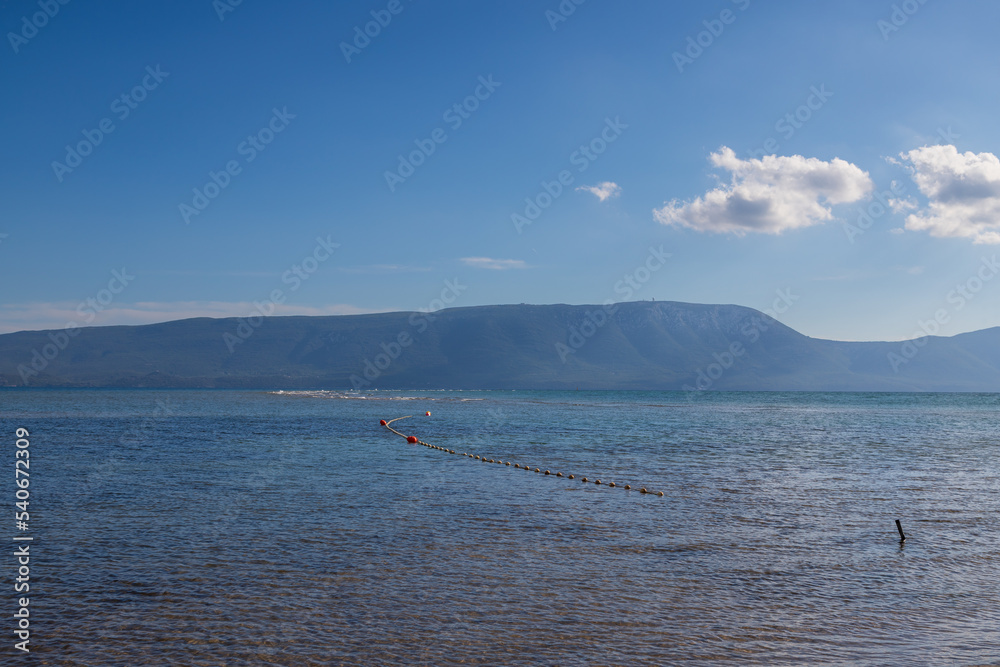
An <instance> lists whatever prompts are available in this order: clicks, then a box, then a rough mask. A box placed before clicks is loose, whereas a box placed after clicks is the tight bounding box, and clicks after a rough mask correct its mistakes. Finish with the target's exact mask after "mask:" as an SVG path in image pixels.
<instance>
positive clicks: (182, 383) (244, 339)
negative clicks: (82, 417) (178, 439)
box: [0, 301, 1000, 392]
mask: <svg viewBox="0 0 1000 667" xmlns="http://www.w3.org/2000/svg"><path fill="white" fill-rule="evenodd" d="M0 385H2V386H8V387H12V386H13V387H17V386H29V387H31V386H34V387H165V388H166V387H178V388H181V387H192V388H194V387H203V388H213V387H218V388H260V389H278V388H289V389H294V388H310V389H313V388H327V389H372V388H379V389H393V388H397V389H431V388H438V389H574V388H581V389H583V388H586V389H679V390H683V389H687V390H712V389H717V390H788V391H987V392H992V391H1000V327H994V328H991V329H984V330H981V331H975V332H970V333H965V334H958V335H955V336H950V337H942V336H930V337H926V338H921V339H917V340H916V341H910V342H909V343H907V342H848V341H832V340H825V339H820V338H811V337H809V336H805V335H804V334H801V333H799V332H797V331H795V330H794V329H791V328H790V327H788V326H786V325H784V324H781V323H780V322H778V321H777V320H775V319H773V318H771V317H769V316H767V315H765V314H764V313H761V312H760V311H757V310H754V309H752V308H747V307H745V306H738V305H718V304H715V305H713V304H690V303H682V302H673V301H636V302H626V303H618V304H612V305H605V306H601V305H567V304H551V305H529V304H518V305H514V304H509V305H494V306H468V307H462V308H448V309H444V310H439V311H435V312H431V313H424V312H408V311H403V312H394V313H373V314H366V315H333V316H281V317H278V316H272V317H267V318H264V317H261V318H257V319H256V320H255V319H254V318H220V319H214V318H192V319H185V320H175V321H172V322H163V323H159V324H148V325H137V326H126V325H117V326H107V327H88V328H82V329H78V330H75V331H70V330H49V331H22V332H16V333H10V334H3V335H0Z"/></svg>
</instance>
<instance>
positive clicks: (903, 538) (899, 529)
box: [896, 519, 906, 542]
mask: <svg viewBox="0 0 1000 667" xmlns="http://www.w3.org/2000/svg"><path fill="white" fill-rule="evenodd" d="M896 530H898V531H899V541H900V542H902V541H903V540H905V539H906V535H903V527H902V526H901V525H899V519H896Z"/></svg>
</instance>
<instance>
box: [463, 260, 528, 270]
mask: <svg viewBox="0 0 1000 667" xmlns="http://www.w3.org/2000/svg"><path fill="white" fill-rule="evenodd" d="M462 263H463V264H465V265H466V266H471V267H474V268H477V269H493V270H494V271H505V270H507V269H526V268H528V265H527V264H525V263H524V260H522V259H493V258H491V257H463V258H462Z"/></svg>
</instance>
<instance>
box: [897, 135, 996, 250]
mask: <svg viewBox="0 0 1000 667" xmlns="http://www.w3.org/2000/svg"><path fill="white" fill-rule="evenodd" d="M900 158H902V160H903V162H902V163H901V164H904V165H905V166H906V167H907V168H908V169H909V171H910V175H911V176H912V178H913V181H914V182H915V183H916V184H917V188H918V189H919V190H920V192H921V194H923V195H924V196H925V197H927V200H928V201H927V208H926V209H923V210H921V211H918V212H916V213H912V214H910V215H908V216H907V217H906V229H909V230H911V231H927V232H929V233H930V235H931V236H938V237H962V238H971V239H972V240H973V242H974V243H1000V159H997V156H996V155H994V154H993V153H979V154H976V153H973V152H971V151H969V152H966V153H959V152H958V149H957V148H955V147H954V146H953V145H951V144H945V145H940V146H923V147H921V148H915V149H913V150H912V151H910V152H908V153H900Z"/></svg>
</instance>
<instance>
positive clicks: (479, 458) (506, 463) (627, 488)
mask: <svg viewBox="0 0 1000 667" xmlns="http://www.w3.org/2000/svg"><path fill="white" fill-rule="evenodd" d="M428 414H430V413H428ZM412 416H413V415H406V416H405V417H396V418H395V419H390V420H389V421H386V420H384V419H381V420H379V424H380V425H382V426H385V427H386V428H387V429H389V430H390V431H392V432H393V433H395V434H396V435H398V436H399V437H401V438H405V439H406V441H407V442H408V443H410V444H411V445H422V446H424V447H427V448H429V449H436V450H438V451H441V452H446V453H448V454H459V452H456V451H455V450H454V449H448V448H447V447H440V446H438V445H432V444H430V443H429V442H424V441H423V440H421V439H420V438H418V437H417V436H415V435H406V434H405V433H400V432H399V431H397V430H396V429H394V428H393V427H392V423H393V422H398V421H399V420H400V419H409V418H410V417H412ZM460 456H465V457H468V458H470V459H473V460H476V461H482V462H483V463H497V464H500V465H503V466H514V467H515V468H519V469H522V470H527V471H529V472H532V471H533V472H536V473H539V474H545V475H552V476H555V477H565V478H566V479H576V475H564V474H563V473H561V472H556V473H553V472H552V471H551V470H546V471H544V473H543V472H542V469H541V468H534V469H532V467H531V466H529V465H523V464H521V463H511V462H510V461H504V460H502V459H497V458H490V459H488V458H486V457H485V456H481V455H479V454H469V453H468V452H461V453H460ZM580 481H581V482H583V483H585V484H587V483H590V481H591V480H590V479H589V478H587V477H581V478H580ZM593 483H594V484H595V485H597V486H601V485H602V484H603V482H602V481H601V480H600V479H599V478H595V479H594V480H593ZM606 486H607V487H608V488H611V489H624V490H625V491H631V490H632V485H631V484H625V485H624V486H618V485H617V484H615V483H614V482H608V483H607V485H606ZM638 491H639V493H644V494H652V495H654V496H658V497H661V498H662V497H663V491H656V492H655V493H654V492H653V491H650V490H648V489H647V488H646V487H644V486H643V487H641V488H639V489H638Z"/></svg>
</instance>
